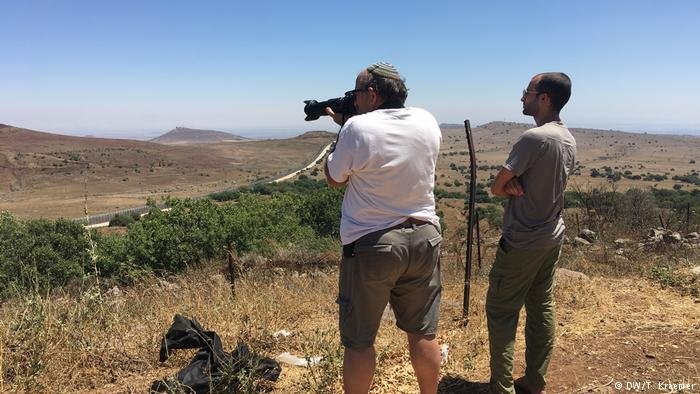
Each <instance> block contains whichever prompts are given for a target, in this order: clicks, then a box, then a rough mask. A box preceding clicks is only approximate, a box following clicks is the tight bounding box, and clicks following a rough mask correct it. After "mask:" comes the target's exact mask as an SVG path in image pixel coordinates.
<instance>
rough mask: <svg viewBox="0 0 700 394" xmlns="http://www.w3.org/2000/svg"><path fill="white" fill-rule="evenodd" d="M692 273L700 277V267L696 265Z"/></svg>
mask: <svg viewBox="0 0 700 394" xmlns="http://www.w3.org/2000/svg"><path fill="white" fill-rule="evenodd" d="M690 272H692V273H693V274H695V275H697V276H700V265H696V266H695V267H693V269H691V270H690Z"/></svg>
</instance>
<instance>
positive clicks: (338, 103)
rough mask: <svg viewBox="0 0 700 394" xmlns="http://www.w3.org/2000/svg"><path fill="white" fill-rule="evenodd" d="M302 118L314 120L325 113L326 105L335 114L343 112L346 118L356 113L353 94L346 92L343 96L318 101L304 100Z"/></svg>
mask: <svg viewBox="0 0 700 394" xmlns="http://www.w3.org/2000/svg"><path fill="white" fill-rule="evenodd" d="M304 104H306V105H304V113H305V114H306V118H304V120H307V121H309V120H316V119H318V118H319V117H321V116H325V115H326V107H330V108H331V109H332V110H333V112H335V113H336V114H343V115H344V116H345V117H346V118H349V117H351V116H353V115H357V110H355V94H354V93H353V92H350V93H346V94H345V96H343V97H337V98H332V99H328V100H326V101H321V102H318V101H316V100H304Z"/></svg>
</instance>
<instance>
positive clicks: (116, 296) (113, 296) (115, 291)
mask: <svg viewBox="0 0 700 394" xmlns="http://www.w3.org/2000/svg"><path fill="white" fill-rule="evenodd" d="M105 296H106V297H107V298H108V299H109V303H110V304H119V303H121V302H122V300H123V298H122V297H123V296H124V294H123V293H122V291H121V289H119V287H118V286H114V287H112V288H111V289H109V290H107V292H106V293H105Z"/></svg>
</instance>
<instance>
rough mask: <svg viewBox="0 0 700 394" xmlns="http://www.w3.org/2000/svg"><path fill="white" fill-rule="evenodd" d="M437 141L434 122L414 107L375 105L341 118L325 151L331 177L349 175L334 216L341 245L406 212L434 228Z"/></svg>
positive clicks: (396, 220)
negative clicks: (332, 147)
mask: <svg viewBox="0 0 700 394" xmlns="http://www.w3.org/2000/svg"><path fill="white" fill-rule="evenodd" d="M441 141H442V133H441V132H440V127H439V126H438V123H437V121H436V120H435V118H434V117H433V116H432V115H431V114H430V113H429V112H427V111H425V110H423V109H420V108H396V109H382V110H375V111H372V112H369V113H366V114H363V115H357V116H354V117H352V118H350V119H349V120H348V121H347V122H346V123H345V125H344V126H343V128H342V129H341V130H340V135H339V138H338V142H337V144H336V147H335V151H334V152H333V153H331V154H330V155H329V156H328V172H329V175H330V176H331V178H333V180H335V181H336V182H345V181H346V180H348V179H349V182H348V184H347V189H346V191H345V197H344V198H343V207H342V218H341V221H340V240H341V242H342V243H343V245H347V244H349V243H351V242H353V241H355V240H357V239H358V238H360V237H362V236H363V235H366V234H369V233H371V232H374V231H378V230H382V229H385V228H389V227H392V226H395V225H397V224H400V223H402V222H403V221H405V220H406V218H408V217H413V218H416V219H421V220H425V221H429V222H431V223H433V224H435V225H436V226H438V228H439V226H440V224H439V218H438V216H437V214H436V213H435V197H434V195H433V187H434V185H435V164H436V162H437V158H438V153H439V151H440V142H441Z"/></svg>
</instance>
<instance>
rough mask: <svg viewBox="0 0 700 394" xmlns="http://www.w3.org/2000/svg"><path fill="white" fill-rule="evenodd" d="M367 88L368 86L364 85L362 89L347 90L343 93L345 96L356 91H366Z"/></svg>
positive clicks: (351, 94) (352, 94)
mask: <svg viewBox="0 0 700 394" xmlns="http://www.w3.org/2000/svg"><path fill="white" fill-rule="evenodd" d="M368 89H369V86H366V87H364V88H362V89H353V90H348V91H347V92H345V95H346V96H354V95H355V93H358V92H366V91H367V90H368Z"/></svg>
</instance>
